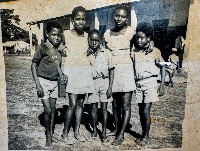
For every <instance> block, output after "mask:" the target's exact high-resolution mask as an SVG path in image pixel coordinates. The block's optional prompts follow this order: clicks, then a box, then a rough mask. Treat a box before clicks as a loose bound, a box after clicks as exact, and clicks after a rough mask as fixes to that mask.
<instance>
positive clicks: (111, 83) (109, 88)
mask: <svg viewBox="0 0 200 151" xmlns="http://www.w3.org/2000/svg"><path fill="white" fill-rule="evenodd" d="M113 80H114V68H112V69H110V70H109V86H108V90H107V92H106V94H107V98H108V99H109V98H110V97H111V96H112V85H113Z"/></svg>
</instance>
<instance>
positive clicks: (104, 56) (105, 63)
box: [88, 47, 112, 78]
mask: <svg viewBox="0 0 200 151" xmlns="http://www.w3.org/2000/svg"><path fill="white" fill-rule="evenodd" d="M91 51H92V50H91V49H90V48H88V52H91ZM97 51H99V52H98V54H97V56H95V54H94V53H93V52H92V53H90V54H89V55H88V58H89V61H90V64H91V66H92V67H93V78H105V77H108V75H109V69H110V68H112V57H111V53H110V50H109V49H105V48H103V47H100V48H99V50H97Z"/></svg>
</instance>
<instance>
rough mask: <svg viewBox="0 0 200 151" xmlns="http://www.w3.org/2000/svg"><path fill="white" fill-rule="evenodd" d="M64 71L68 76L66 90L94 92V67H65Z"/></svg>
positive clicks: (79, 92)
mask: <svg viewBox="0 0 200 151" xmlns="http://www.w3.org/2000/svg"><path fill="white" fill-rule="evenodd" d="M63 72H64V74H65V75H67V76H68V83H67V87H66V92H68V93H73V94H85V93H93V92H94V84H93V78H92V69H91V67H90V66H78V67H65V68H64V69H63Z"/></svg>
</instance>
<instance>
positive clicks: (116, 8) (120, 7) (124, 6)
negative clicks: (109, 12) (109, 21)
mask: <svg viewBox="0 0 200 151" xmlns="http://www.w3.org/2000/svg"><path fill="white" fill-rule="evenodd" d="M119 9H123V10H125V11H126V13H127V17H129V9H128V7H127V5H125V4H117V5H116V7H115V9H114V11H113V14H115V12H116V11H117V10H119Z"/></svg>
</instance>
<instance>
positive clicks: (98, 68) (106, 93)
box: [88, 30, 114, 143]
mask: <svg viewBox="0 0 200 151" xmlns="http://www.w3.org/2000/svg"><path fill="white" fill-rule="evenodd" d="M101 42H102V40H101V36H100V33H99V31H98V30H92V31H91V32H90V33H89V35H88V44H89V48H88V58H89V60H90V64H91V65H92V67H93V80H94V93H93V94H91V95H89V99H88V103H91V106H92V121H93V122H92V126H93V133H92V136H91V137H92V138H94V137H97V109H98V103H99V102H101V110H102V116H103V123H102V135H101V140H102V142H103V143H105V142H106V140H107V137H106V126H107V118H108V115H107V104H108V103H109V102H111V101H112V99H111V96H112V83H113V78H114V74H113V73H114V72H113V70H110V69H112V67H111V53H110V50H108V49H105V48H103V47H102V46H101Z"/></svg>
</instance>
